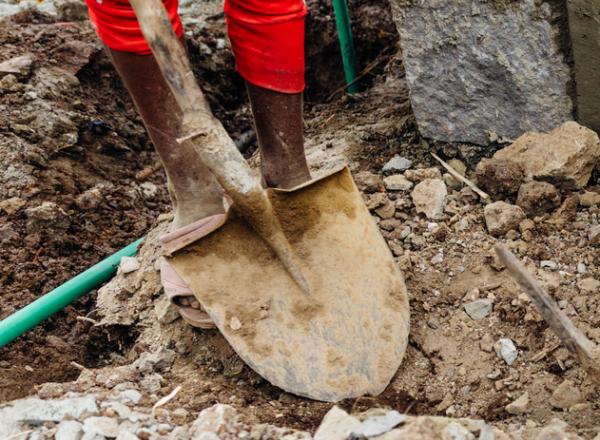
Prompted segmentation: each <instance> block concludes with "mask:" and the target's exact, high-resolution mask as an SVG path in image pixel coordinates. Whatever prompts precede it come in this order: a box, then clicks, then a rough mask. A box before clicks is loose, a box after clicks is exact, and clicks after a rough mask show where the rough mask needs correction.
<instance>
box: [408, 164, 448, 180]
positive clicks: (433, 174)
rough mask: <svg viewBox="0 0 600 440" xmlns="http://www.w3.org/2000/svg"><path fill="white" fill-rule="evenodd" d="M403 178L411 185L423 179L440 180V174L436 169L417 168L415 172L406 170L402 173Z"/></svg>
mask: <svg viewBox="0 0 600 440" xmlns="http://www.w3.org/2000/svg"><path fill="white" fill-rule="evenodd" d="M404 177H406V178H407V179H408V180H410V181H411V182H413V183H418V182H421V181H423V180H425V179H441V178H442V173H441V172H440V170H439V169H438V168H436V167H432V168H419V169H416V170H406V171H405V172H404Z"/></svg>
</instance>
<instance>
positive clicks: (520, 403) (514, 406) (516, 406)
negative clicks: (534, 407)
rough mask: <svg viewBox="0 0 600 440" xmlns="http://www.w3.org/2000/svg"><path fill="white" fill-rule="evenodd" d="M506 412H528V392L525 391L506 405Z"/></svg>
mask: <svg viewBox="0 0 600 440" xmlns="http://www.w3.org/2000/svg"><path fill="white" fill-rule="evenodd" d="M505 409H506V412H507V413H509V414H514V415H519V414H525V413H526V412H529V393H528V392H525V393H524V394H523V395H521V397H519V398H518V399H517V400H515V401H514V402H512V403H509V404H508V405H506V408H505Z"/></svg>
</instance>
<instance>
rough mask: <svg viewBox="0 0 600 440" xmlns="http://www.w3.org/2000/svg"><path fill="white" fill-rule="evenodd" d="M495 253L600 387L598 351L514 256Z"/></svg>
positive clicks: (498, 249) (499, 249) (502, 251)
mask: <svg viewBox="0 0 600 440" xmlns="http://www.w3.org/2000/svg"><path fill="white" fill-rule="evenodd" d="M495 250H496V253H497V254H498V257H499V258H500V261H502V263H503V264H504V265H505V266H506V269H508V272H509V273H510V274H511V276H512V277H513V278H514V279H515V281H516V282H517V283H519V285H520V286H521V288H522V289H523V290H524V291H525V293H526V294H527V295H528V296H529V298H531V300H532V301H533V303H534V304H535V306H536V308H537V309H538V311H539V312H540V315H542V317H543V318H544V320H545V321H546V322H547V323H548V325H549V326H550V328H551V329H552V331H554V333H555V334H556V336H558V338H559V339H560V340H561V341H562V343H563V344H564V346H565V347H566V348H567V349H568V350H569V351H570V352H571V353H572V354H573V355H574V356H575V357H576V358H577V359H579V361H580V362H581V364H582V365H583V367H584V368H585V369H586V370H587V371H588V373H590V375H591V376H592V379H593V380H594V381H596V382H598V383H600V350H599V349H598V347H597V346H596V344H594V343H593V342H592V341H590V340H589V339H588V338H587V337H586V336H585V335H584V334H583V333H582V332H581V331H580V330H579V329H578V328H577V327H575V325H574V324H573V322H572V321H571V320H570V319H569V317H568V316H567V315H565V313H564V312H563V311H562V310H560V309H559V308H558V305H557V304H556V302H555V301H554V300H553V299H552V298H551V297H550V295H548V294H547V293H546V291H545V290H544V289H543V288H542V286H541V285H540V284H539V283H538V282H537V280H536V279H535V278H534V277H533V275H531V273H529V272H528V271H527V269H525V267H524V266H523V265H522V264H521V262H520V261H519V260H518V259H517V257H515V255H514V254H513V253H512V252H510V251H509V250H508V249H506V248H505V247H504V246H501V245H497V246H496V247H495Z"/></svg>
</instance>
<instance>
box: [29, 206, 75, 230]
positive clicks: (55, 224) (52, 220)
mask: <svg viewBox="0 0 600 440" xmlns="http://www.w3.org/2000/svg"><path fill="white" fill-rule="evenodd" d="M25 215H26V216H27V232H30V233H31V232H42V231H46V230H56V231H66V230H67V229H68V228H69V226H70V225H71V220H70V219H69V215H68V214H67V213H66V212H65V211H64V210H63V209H62V208H60V207H59V206H58V205H57V204H56V203H54V202H43V203H42V204H41V205H39V206H35V207H33V208H27V209H26V210H25Z"/></svg>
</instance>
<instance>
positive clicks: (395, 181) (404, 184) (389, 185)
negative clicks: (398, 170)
mask: <svg viewBox="0 0 600 440" xmlns="http://www.w3.org/2000/svg"><path fill="white" fill-rule="evenodd" d="M383 184H384V185H385V188H386V189H387V190H388V191H408V190H410V189H411V188H412V187H413V183H412V182H411V181H410V180H408V179H407V178H406V177H404V176H403V175H402V174H393V175H391V176H388V177H386V178H385V179H383Z"/></svg>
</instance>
